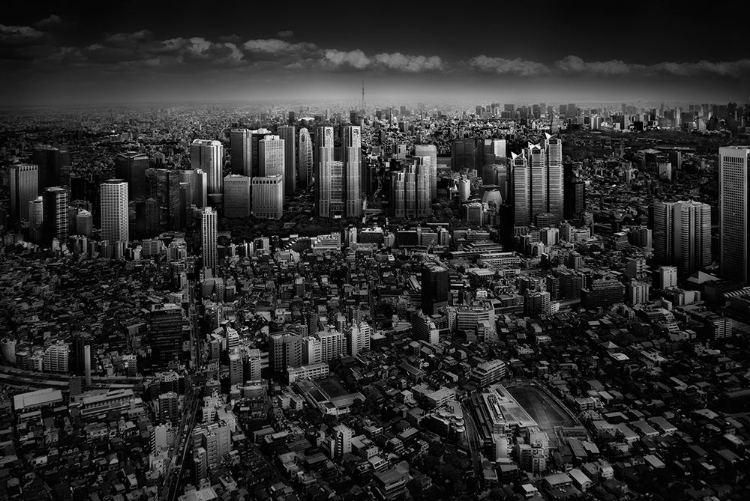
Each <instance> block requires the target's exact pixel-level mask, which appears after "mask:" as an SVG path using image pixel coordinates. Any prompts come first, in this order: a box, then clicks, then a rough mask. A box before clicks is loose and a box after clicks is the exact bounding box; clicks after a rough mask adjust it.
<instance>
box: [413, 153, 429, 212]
mask: <svg viewBox="0 0 750 501" xmlns="http://www.w3.org/2000/svg"><path fill="white" fill-rule="evenodd" d="M430 161H431V159H430V157H428V156H425V157H416V158H415V159H414V162H415V165H416V176H417V181H416V191H417V217H429V216H431V215H432V205H431V203H432V198H431V197H430V175H431V174H432V169H431V168H430Z"/></svg>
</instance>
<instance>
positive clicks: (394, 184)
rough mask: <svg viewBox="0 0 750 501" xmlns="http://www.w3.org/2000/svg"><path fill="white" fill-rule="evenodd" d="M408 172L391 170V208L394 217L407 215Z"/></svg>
mask: <svg viewBox="0 0 750 501" xmlns="http://www.w3.org/2000/svg"><path fill="white" fill-rule="evenodd" d="M405 197H406V174H405V173H404V172H403V171H396V172H391V200H390V210H391V216H393V217H406V198H405Z"/></svg>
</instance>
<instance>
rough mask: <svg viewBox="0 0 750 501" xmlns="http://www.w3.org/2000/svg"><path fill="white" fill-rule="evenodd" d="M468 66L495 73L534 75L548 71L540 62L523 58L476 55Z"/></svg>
mask: <svg viewBox="0 0 750 501" xmlns="http://www.w3.org/2000/svg"><path fill="white" fill-rule="evenodd" d="M468 64H469V66H471V67H472V68H474V69H475V70H477V71H480V72H483V73H494V74H497V75H519V76H535V75H544V74H547V73H549V72H550V70H549V68H547V66H545V65H544V64H542V63H537V62H535V61H526V60H523V59H518V58H516V59H505V58H502V57H488V56H484V55H482V56H476V57H473V58H471V59H469V61H468Z"/></svg>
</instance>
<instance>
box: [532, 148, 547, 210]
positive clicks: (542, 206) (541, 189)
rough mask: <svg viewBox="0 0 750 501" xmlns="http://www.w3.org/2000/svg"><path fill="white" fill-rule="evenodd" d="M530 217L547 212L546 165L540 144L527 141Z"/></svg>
mask: <svg viewBox="0 0 750 501" xmlns="http://www.w3.org/2000/svg"><path fill="white" fill-rule="evenodd" d="M529 173H530V188H531V193H530V202H531V204H530V206H529V209H530V211H531V213H530V215H531V217H534V216H535V215H536V214H540V213H544V212H547V165H546V162H545V161H544V150H543V149H542V147H541V145H538V144H531V143H529Z"/></svg>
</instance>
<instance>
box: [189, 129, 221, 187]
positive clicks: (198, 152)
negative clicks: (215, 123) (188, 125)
mask: <svg viewBox="0 0 750 501" xmlns="http://www.w3.org/2000/svg"><path fill="white" fill-rule="evenodd" d="M223 161H224V146H222V144H221V143H220V142H219V141H215V140H210V139H196V140H194V141H193V144H191V145H190V166H191V167H192V168H193V169H201V170H203V171H205V172H206V173H207V174H208V194H209V195H216V194H220V193H221V192H222V191H221V190H222V189H223V188H224V183H223V182H222V181H223V175H222V174H223V173H222V167H223Z"/></svg>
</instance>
